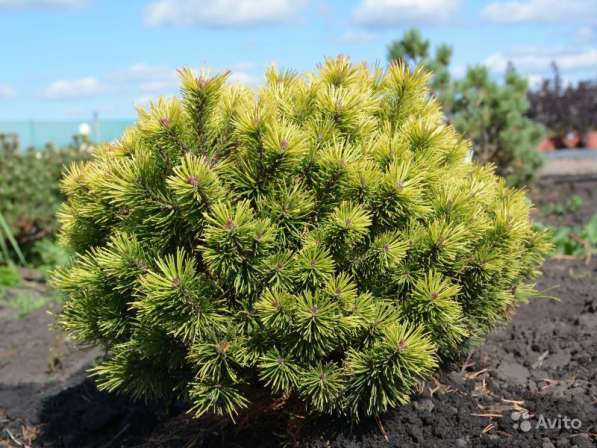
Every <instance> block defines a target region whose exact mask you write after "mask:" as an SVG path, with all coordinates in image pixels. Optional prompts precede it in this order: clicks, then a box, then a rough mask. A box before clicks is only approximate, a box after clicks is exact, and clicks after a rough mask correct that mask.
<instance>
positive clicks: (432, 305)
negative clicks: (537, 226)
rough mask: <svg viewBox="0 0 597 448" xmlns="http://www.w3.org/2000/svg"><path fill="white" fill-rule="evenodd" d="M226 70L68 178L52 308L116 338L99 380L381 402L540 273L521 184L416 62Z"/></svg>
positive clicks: (319, 401) (232, 410) (394, 396)
mask: <svg viewBox="0 0 597 448" xmlns="http://www.w3.org/2000/svg"><path fill="white" fill-rule="evenodd" d="M226 77H227V74H220V75H216V76H213V77H208V76H206V75H205V74H202V75H200V76H196V75H195V74H193V73H192V72H191V71H190V70H182V71H181V78H182V89H181V90H182V98H181V99H169V100H166V99H160V100H158V101H157V102H156V103H154V104H152V105H151V106H150V107H149V109H148V110H140V111H139V119H138V122H137V124H136V125H135V126H134V127H132V128H130V129H129V130H128V131H127V132H126V133H125V134H124V135H123V136H122V138H121V140H120V141H118V142H117V143H114V144H109V145H106V146H105V147H103V148H102V149H100V150H99V151H97V153H96V155H95V158H94V160H93V161H91V162H89V163H84V164H77V165H73V166H72V167H71V168H70V169H69V172H68V174H67V176H66V178H65V179H64V182H63V184H62V186H63V189H64V192H65V194H66V196H67V201H66V202H65V203H64V205H63V206H62V209H61V212H60V220H61V225H62V233H61V241H62V243H63V244H64V245H66V246H67V247H69V248H72V249H73V250H75V251H76V252H77V253H78V254H79V255H78V257H77V258H76V260H75V261H74V262H73V264H72V265H71V266H69V267H68V268H65V269H62V270H60V271H59V272H57V273H56V276H55V280H54V281H55V284H56V285H57V286H58V287H59V288H61V289H62V290H63V291H64V292H65V294H66V295H67V300H66V303H65V305H64V311H63V314H62V316H61V317H60V323H61V325H62V326H63V327H64V328H65V329H66V330H67V331H68V332H69V333H70V334H71V335H72V336H73V337H75V338H76V339H78V340H80V341H82V342H85V343H89V344H98V345H102V346H104V347H105V348H106V349H107V350H108V351H109V353H110V356H109V357H108V358H107V359H106V360H105V361H102V362H100V363H99V364H98V365H97V366H96V367H95V368H94V369H93V370H92V373H93V376H94V377H95V378H96V380H97V382H98V384H99V387H100V388H101V389H104V390H108V391H121V392H124V393H127V394H130V395H132V396H133V397H145V398H160V397H164V396H171V395H173V394H174V395H176V396H179V397H184V398H187V399H189V400H190V401H191V403H192V404H193V412H194V414H195V415H196V416H201V415H203V414H205V413H208V412H209V413H216V414H223V415H228V416H230V417H232V418H234V416H235V415H236V414H237V413H238V412H240V411H241V410H243V409H244V408H247V407H249V406H251V403H255V401H256V400H260V399H263V397H273V396H277V395H283V396H285V397H288V398H290V399H294V400H300V401H302V402H304V403H305V404H306V405H307V406H308V407H309V409H311V410H312V411H313V412H322V413H335V414H346V415H350V416H352V417H353V418H358V417H359V416H362V415H376V414H379V413H381V412H384V411H385V410H387V409H388V408H391V407H394V406H397V405H399V404H400V403H404V402H405V401H407V400H408V396H409V393H410V392H411V390H412V388H413V386H414V385H415V384H416V382H418V381H419V380H421V379H424V378H426V377H427V376H428V375H429V374H430V373H431V372H432V371H433V370H434V369H435V368H436V367H437V365H438V363H439V362H440V361H441V360H442V359H446V358H448V357H450V356H452V355H453V354H455V353H457V352H458V351H459V350H461V349H462V348H463V347H465V346H466V344H467V343H468V342H470V341H471V340H475V339H476V338H479V337H481V336H483V335H484V334H485V333H487V331H489V330H490V329H491V328H492V327H493V326H494V325H496V324H497V323H498V322H499V321H501V320H502V319H504V318H507V317H508V316H509V315H510V314H511V312H512V310H513V308H514V307H515V305H516V304H517V303H518V302H519V301H520V300H523V299H525V298H527V297H529V296H530V295H532V294H533V278H534V277H535V276H536V275H537V272H536V269H537V268H538V266H539V264H540V263H541V261H542V254H543V253H544V252H545V250H546V249H547V246H548V244H547V243H546V238H545V236H544V235H543V234H542V233H539V232H537V231H536V230H534V228H533V226H532V225H531V223H530V221H529V217H528V215H529V207H530V204H529V202H528V201H527V199H526V198H525V196H524V194H523V193H522V192H520V191H517V190H512V189H509V188H507V187H506V184H505V182H504V181H503V180H502V179H500V178H498V177H496V176H495V175H494V174H493V173H492V171H491V169H489V168H486V167H482V166H478V165H476V164H473V163H470V162H468V161H467V157H466V155H467V152H468V149H469V144H468V142H467V141H465V140H463V139H462V138H461V137H460V136H459V135H458V134H457V133H456V132H455V131H454V130H453V129H452V128H451V127H450V126H446V125H445V124H443V119H442V114H441V111H440V108H439V106H438V104H437V103H436V102H435V100H433V99H430V96H429V95H428V90H427V89H428V88H427V81H428V78H429V75H428V74H427V73H426V72H424V71H423V70H422V69H417V70H415V71H414V72H411V71H410V70H409V69H408V67H407V66H406V65H404V64H402V63H395V64H392V65H391V66H390V67H389V68H388V69H387V70H381V69H379V68H373V69H371V68H370V67H367V66H366V65H363V64H360V65H354V64H352V63H351V62H350V61H349V60H348V59H346V58H344V57H339V58H337V59H328V60H326V61H325V62H324V63H323V64H322V65H321V67H320V68H319V70H318V72H316V73H313V74H305V75H298V74H295V73H293V72H280V71H277V70H276V69H273V68H272V69H270V70H268V71H267V73H266V79H267V82H266V84H265V85H264V86H263V87H261V88H259V89H258V90H257V91H256V92H252V91H251V90H249V89H246V88H244V87H239V86H233V85H228V84H227V83H226V82H225V80H226Z"/></svg>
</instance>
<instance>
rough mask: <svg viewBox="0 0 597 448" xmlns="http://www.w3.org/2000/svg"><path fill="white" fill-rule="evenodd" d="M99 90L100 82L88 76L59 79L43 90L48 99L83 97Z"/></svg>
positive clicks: (94, 93)
mask: <svg viewBox="0 0 597 448" xmlns="http://www.w3.org/2000/svg"><path fill="white" fill-rule="evenodd" d="M100 91H101V85H100V82H99V81H98V80H97V79H96V78H94V77H92V76H88V77H85V78H80V79H70V80H68V79H60V80H58V81H54V82H52V83H51V84H50V85H49V86H48V87H47V88H46V90H45V91H44V96H45V97H46V98H49V99H72V98H84V97H89V96H93V95H96V94H97V93H99V92H100Z"/></svg>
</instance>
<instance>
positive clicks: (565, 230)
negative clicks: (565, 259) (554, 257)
mask: <svg viewBox="0 0 597 448" xmlns="http://www.w3.org/2000/svg"><path fill="white" fill-rule="evenodd" d="M547 228H549V229H551V231H552V234H553V243H554V246H555V253H556V254H561V255H574V256H585V257H589V258H590V257H592V255H593V254H594V253H596V251H597V214H594V215H593V217H592V218H591V220H590V221H589V222H588V223H587V224H585V225H584V226H577V227H568V226H562V227H552V226H547Z"/></svg>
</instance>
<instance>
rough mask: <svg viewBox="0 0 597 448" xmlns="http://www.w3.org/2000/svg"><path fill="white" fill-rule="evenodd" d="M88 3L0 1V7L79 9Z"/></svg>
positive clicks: (83, 0) (77, 0) (81, 0)
mask: <svg viewBox="0 0 597 448" xmlns="http://www.w3.org/2000/svg"><path fill="white" fill-rule="evenodd" d="M88 3H89V0H0V8H1V7H13V8H36V7H54V8H80V7H82V6H85V5H87V4H88Z"/></svg>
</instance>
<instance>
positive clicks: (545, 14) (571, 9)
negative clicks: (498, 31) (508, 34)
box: [482, 0, 597, 23]
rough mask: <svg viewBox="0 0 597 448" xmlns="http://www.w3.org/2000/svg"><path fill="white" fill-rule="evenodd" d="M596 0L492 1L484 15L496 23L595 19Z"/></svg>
mask: <svg viewBox="0 0 597 448" xmlns="http://www.w3.org/2000/svg"><path fill="white" fill-rule="evenodd" d="M596 9H597V1H596V0H525V1H522V0H513V1H505V2H504V1H500V2H497V1H496V2H493V3H490V4H489V5H487V6H486V7H485V9H484V10H483V12H482V15H483V17H485V18H486V19H487V20H490V21H491V22H496V23H521V22H562V21H567V20H571V19H572V20H580V21H590V20H593V21H594V20H595V10H596Z"/></svg>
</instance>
